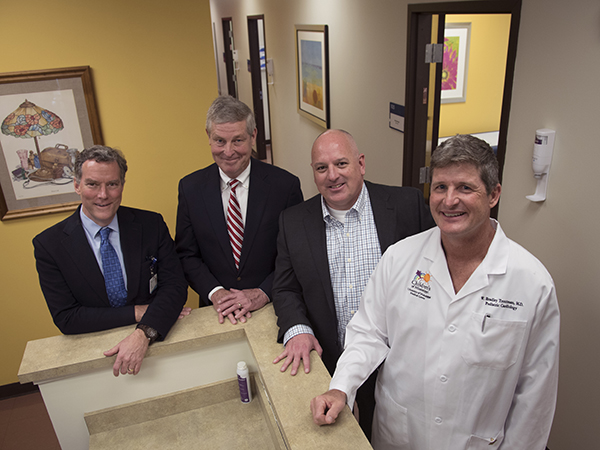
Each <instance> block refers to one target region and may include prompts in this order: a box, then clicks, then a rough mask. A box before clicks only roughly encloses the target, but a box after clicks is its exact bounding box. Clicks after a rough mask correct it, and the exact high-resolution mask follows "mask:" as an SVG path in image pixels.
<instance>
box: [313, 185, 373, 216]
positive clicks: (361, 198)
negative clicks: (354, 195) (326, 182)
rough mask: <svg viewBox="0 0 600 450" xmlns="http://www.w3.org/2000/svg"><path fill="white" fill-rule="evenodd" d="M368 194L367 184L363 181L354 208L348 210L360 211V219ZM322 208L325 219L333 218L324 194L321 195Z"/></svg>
mask: <svg viewBox="0 0 600 450" xmlns="http://www.w3.org/2000/svg"><path fill="white" fill-rule="evenodd" d="M367 195H369V194H368V191H367V186H366V185H365V183H364V182H363V186H362V189H361V191H360V195H359V196H358V199H356V202H354V205H352V208H350V209H349V210H348V211H350V210H355V211H356V212H357V213H358V218H359V220H360V219H361V218H362V214H363V212H364V210H365V204H366V198H367ZM321 210H322V212H323V220H325V221H327V220H331V219H333V216H332V215H331V212H330V211H329V207H328V206H327V203H325V198H324V197H323V196H322V195H321ZM346 212H347V211H346ZM328 218H329V219H328Z"/></svg>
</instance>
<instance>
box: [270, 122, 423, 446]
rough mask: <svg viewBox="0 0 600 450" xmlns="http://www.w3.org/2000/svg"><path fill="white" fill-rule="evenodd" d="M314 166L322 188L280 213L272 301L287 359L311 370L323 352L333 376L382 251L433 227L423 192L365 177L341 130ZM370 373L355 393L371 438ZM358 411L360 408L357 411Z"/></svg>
mask: <svg viewBox="0 0 600 450" xmlns="http://www.w3.org/2000/svg"><path fill="white" fill-rule="evenodd" d="M311 160H312V162H311V166H312V168H313V175H314V180H315V184H316V185H317V188H318V190H319V192H320V194H317V195H316V196H314V197H313V198H311V199H310V200H307V201H305V202H304V203H302V204H300V205H298V206H295V207H293V208H290V209H288V210H287V211H285V212H284V213H283V214H282V215H281V219H280V225H279V227H280V232H279V237H278V254H277V263H276V269H275V279H274V282H273V297H274V298H273V306H274V307H275V312H276V313H277V324H278V325H279V337H278V338H279V342H283V343H284V345H285V350H284V351H283V352H282V353H281V354H280V355H279V356H278V357H277V358H276V359H275V361H274V363H278V362H279V361H281V360H285V361H284V363H283V364H282V366H281V371H282V372H283V371H285V370H286V369H287V367H288V366H290V365H291V371H290V373H291V374H292V375H296V373H297V372H298V369H299V367H300V363H301V362H302V363H303V364H304V371H305V372H306V373H308V372H309V371H310V356H309V354H310V352H311V351H312V350H315V351H317V353H318V354H319V356H321V357H322V359H323V363H324V364H325V366H326V367H327V369H328V370H329V373H331V374H333V372H334V370H335V365H336V363H337V360H338V358H339V357H340V355H341V353H342V350H343V349H344V339H345V333H346V325H347V324H348V322H349V321H350V319H351V318H352V316H353V315H354V314H355V313H356V312H357V311H358V307H359V304H360V297H361V295H362V292H363V289H364V288H365V286H366V284H367V281H368V280H369V276H370V275H371V272H372V271H373V269H374V268H375V266H376V265H377V262H378V261H379V259H380V258H381V255H382V254H383V252H385V250H386V249H387V248H388V247H389V246H390V245H391V244H393V243H395V242H397V241H399V240H400V239H404V238H405V237H407V236H411V235H413V234H417V233H419V232H421V231H424V230H427V229H428V228H431V227H432V226H433V225H434V222H433V219H432V217H431V214H430V212H429V208H428V207H427V205H426V204H425V202H424V200H423V195H422V194H421V192H420V191H419V190H417V189H414V188H410V187H396V186H384V185H380V184H375V183H370V182H368V181H365V180H364V175H365V155H364V154H362V153H360V152H359V150H358V147H357V145H356V142H355V141H354V139H353V137H352V136H351V135H350V134H349V133H347V132H345V131H343V130H327V131H325V132H324V133H322V134H321V135H320V136H319V137H318V138H317V139H316V140H315V142H314V144H313V147H312V152H311ZM374 386H375V376H372V377H371V378H370V379H369V380H368V381H367V382H366V383H365V385H363V387H362V388H361V389H360V390H359V392H358V395H357V402H358V406H359V407H360V424H361V427H362V428H363V431H364V432H365V434H366V435H367V437H369V438H370V430H371V421H372V415H373V409H374V401H373V391H374ZM355 413H356V410H355Z"/></svg>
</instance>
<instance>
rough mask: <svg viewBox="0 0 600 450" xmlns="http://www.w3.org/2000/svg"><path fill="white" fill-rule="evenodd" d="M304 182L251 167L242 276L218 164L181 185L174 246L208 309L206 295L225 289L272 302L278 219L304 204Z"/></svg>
mask: <svg viewBox="0 0 600 450" xmlns="http://www.w3.org/2000/svg"><path fill="white" fill-rule="evenodd" d="M302 198H303V197H302V191H301V190H300V180H299V179H298V178H297V177H296V176H294V175H292V174H291V173H289V172H287V171H285V170H283V169H280V168H278V167H275V166H272V165H270V164H265V163H263V162H260V161H258V160H256V159H252V160H251V165H250V191H249V193H248V208H247V213H246V224H245V227H244V241H243V244H242V255H241V258H240V268H239V270H238V269H236V267H235V262H234V260H233V254H232V252H231V245H230V243H229V235H228V234H227V223H226V219H225V214H224V211H223V200H222V196H221V187H220V176H219V168H218V166H217V165H216V164H211V165H210V166H208V167H206V168H204V169H201V170H198V171H196V172H193V173H191V174H190V175H188V176H186V177H184V178H183V179H182V180H181V181H180V182H179V206H178V208H177V231H176V236H175V243H176V248H177V253H178V254H179V257H180V258H181V263H182V265H183V270H184V272H185V276H186V278H187V281H188V283H189V284H190V286H191V287H192V289H194V291H196V292H197V293H198V294H199V295H200V306H203V305H209V304H210V301H209V300H208V294H209V293H210V291H212V290H213V289H214V288H215V287H217V286H223V287H224V288H225V289H231V288H235V289H240V290H241V289H252V288H260V289H262V290H263V291H264V292H265V294H267V295H268V296H269V298H271V286H272V283H273V271H274V269H275V256H276V254H277V233H278V231H279V222H278V220H279V214H280V213H281V211H283V210H284V209H286V208H288V207H290V206H293V205H296V204H298V203H300V202H301V201H302Z"/></svg>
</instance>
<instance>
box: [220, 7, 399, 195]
mask: <svg viewBox="0 0 600 450" xmlns="http://www.w3.org/2000/svg"><path fill="white" fill-rule="evenodd" d="M211 12H212V18H213V19H212V20H213V23H214V25H215V27H216V28H217V36H218V42H217V44H218V46H219V61H220V64H221V69H220V71H221V78H222V81H221V87H222V89H223V90H224V91H225V90H226V83H225V79H224V78H223V77H224V73H225V66H224V64H223V63H222V61H223V58H222V52H223V49H222V38H221V36H222V31H221V19H222V18H224V17H233V27H234V39H235V42H236V45H235V47H236V49H237V50H238V52H239V55H240V57H239V58H240V65H239V66H240V71H239V72H238V76H239V87H238V91H239V98H240V100H242V101H244V102H246V103H247V104H249V105H251V104H252V93H251V86H250V73H249V72H248V71H247V68H246V67H247V64H246V60H247V59H248V58H249V50H248V26H247V19H246V17H247V16H248V15H255V14H264V16H265V37H266V48H267V58H273V60H274V72H275V75H274V81H275V84H274V85H272V86H270V87H269V95H270V103H271V125H272V130H273V132H272V140H273V159H274V162H275V164H277V165H278V166H281V167H284V168H285V169H288V170H290V171H291V172H293V173H294V174H296V175H297V176H299V177H300V180H301V182H302V190H303V192H304V196H305V197H306V198H308V197H311V196H312V195H314V194H316V193H317V190H316V188H315V187H314V183H313V181H312V171H311V168H310V166H309V164H310V148H311V146H312V142H313V141H314V139H315V138H316V137H317V136H318V135H319V133H321V132H322V131H324V129H323V128H320V127H319V126H318V125H316V124H314V123H313V122H311V121H309V120H308V119H306V118H304V117H302V116H300V115H299V114H298V112H297V110H296V91H295V86H296V62H295V58H296V55H295V35H294V25H295V24H327V25H329V51H330V65H331V75H330V78H331V128H343V129H345V130H347V131H349V132H350V133H352V134H353V135H354V137H355V139H356V141H357V143H358V147H359V148H360V149H361V151H362V152H363V153H365V155H366V161H367V178H368V179H371V180H375V179H377V180H378V181H379V182H382V183H387V184H395V185H399V184H401V183H402V146H403V139H404V135H403V134H402V133H400V132H398V131H395V130H392V129H390V128H389V125H388V122H389V103H390V102H394V103H400V104H402V103H403V101H404V89H405V87H404V76H405V73H404V67H405V60H406V20H407V19H406V15H407V11H406V3H405V2H403V1H393V0H373V1H368V2H367V1H361V0H301V1H280V0H254V1H252V0H246V1H244V0H212V1H211Z"/></svg>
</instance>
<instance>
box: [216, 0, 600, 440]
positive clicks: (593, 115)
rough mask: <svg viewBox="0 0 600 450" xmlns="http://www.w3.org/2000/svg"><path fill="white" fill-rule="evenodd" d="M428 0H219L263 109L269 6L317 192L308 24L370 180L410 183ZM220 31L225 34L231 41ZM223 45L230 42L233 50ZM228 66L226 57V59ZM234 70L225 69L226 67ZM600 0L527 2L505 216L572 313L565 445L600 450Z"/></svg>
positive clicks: (564, 377) (283, 95)
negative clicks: (423, 6)
mask: <svg viewBox="0 0 600 450" xmlns="http://www.w3.org/2000/svg"><path fill="white" fill-rule="evenodd" d="M408 3H417V1H416V0H410V1H409V0H373V1H365V0H362V1H361V0H345V1H344V0H320V1H319V0H295V1H281V0H254V1H252V0H211V8H212V14H213V22H215V21H216V22H217V23H216V26H217V28H218V32H217V36H221V34H219V33H221V31H220V19H221V18H222V17H228V16H231V17H233V20H234V33H235V39H236V47H237V49H238V50H239V52H240V60H241V61H242V63H241V64H240V67H241V68H242V69H243V70H241V71H240V73H239V74H240V88H239V89H240V99H241V100H243V101H246V102H247V103H249V104H251V93H250V76H249V74H248V72H247V71H246V59H247V58H248V42H247V24H246V16H247V15H252V14H264V15H265V26H266V41H267V57H269V58H273V59H274V62H275V85H274V86H272V87H271V88H270V95H271V110H272V128H273V154H274V160H275V163H276V164H277V165H280V166H282V167H284V168H286V169H288V170H290V171H292V172H294V173H295V174H297V175H298V176H300V178H301V180H302V183H303V186H302V187H303V190H304V192H305V196H306V197H309V196H311V195H312V194H315V193H316V189H315V188H314V185H313V182H312V174H311V171H310V167H309V165H308V164H309V158H310V147H311V144H312V141H313V139H314V138H315V137H316V136H317V135H318V134H319V133H320V131H321V129H320V128H319V127H318V126H316V125H315V124H313V123H312V122H310V121H308V120H307V119H305V118H303V117H301V116H299V115H298V114H297V112H296V106H295V105H296V93H295V83H296V78H295V61H294V58H295V53H294V48H295V47H294V46H295V42H294V24H311V23H312V24H328V25H329V27H330V52H331V56H330V62H331V106H332V109H331V126H332V128H344V129H346V130H348V131H349V132H351V133H352V134H353V135H354V136H355V138H356V140H357V142H358V145H359V148H360V149H361V150H362V151H363V152H364V153H365V154H366V160H367V178H369V179H371V180H373V181H377V182H382V183H388V184H401V172H402V149H403V144H402V141H403V135H402V134H401V133H399V132H397V131H394V130H391V129H390V128H389V127H388V108H389V102H390V101H392V102H395V103H400V104H404V82H405V60H406V20H407V19H406V14H407V5H408ZM219 39H220V38H219ZM220 51H222V49H221V50H220ZM219 60H222V58H221V57H219ZM223 71H224V67H223V68H222V72H223ZM599 73H600V2H598V1H597V0H573V1H571V2H563V1H562V0H523V9H522V18H521V27H520V33H519V45H518V50H517V65H516V73H515V86H514V90H513V103H512V110H511V120H510V125H509V131H508V149H507V155H506V165H505V168H504V185H503V193H502V200H501V204H500V214H499V219H500V222H501V223H502V226H503V227H504V229H505V231H506V232H507V234H508V235H509V236H510V237H511V238H513V239H514V240H515V241H517V242H519V243H520V244H522V245H524V246H525V247H526V248H527V249H529V250H530V251H531V252H532V253H533V254H535V255H536V256H537V257H538V258H539V259H540V260H541V261H542V262H543V263H544V264H545V265H546V267H547V268H548V270H549V271H550V273H552V275H553V277H554V279H555V282H556V286H557V291H558V296H559V302H560V306H561V312H562V336H561V345H562V347H561V374H560V386H559V403H558V410H557V414H556V418H555V421H554V426H553V431H552V434H551V438H550V442H549V447H550V449H551V450H560V449H564V450H572V449H577V450H578V449H592V448H598V439H597V437H596V431H597V430H596V429H597V427H598V426H599V425H600V412H599V407H598V405H600V387H598V383H596V376H595V375H596V374H597V373H600V351H599V350H597V349H596V343H597V342H599V341H600V327H599V326H598V323H600V301H598V297H599V296H598V294H597V293H596V290H595V289H594V288H593V281H594V278H595V276H598V275H600V262H599V257H598V255H600V239H598V238H597V233H596V232H595V231H596V229H597V223H598V222H599V221H600V209H599V208H598V206H599V203H600V202H599V201H598V200H597V198H596V197H595V194H596V192H595V189H592V188H593V187H595V186H596V180H595V176H596V174H597V172H598V169H597V167H599V166H600V151H599V150H600V149H599V147H600V145H599V144H598V142H597V139H595V137H594V134H593V133H594V132H596V130H597V129H598V128H600V125H598V124H599V122H600V120H599V119H600V114H599V113H598V109H599V105H600V88H599V87H598V86H599V82H598V79H599V77H598V74H599ZM544 127H546V128H553V129H556V132H557V135H556V145H555V151H554V160H553V163H552V169H551V175H550V179H549V188H548V199H547V200H546V202H544V203H542V204H533V203H531V202H529V201H528V200H526V199H525V196H526V195H529V194H533V192H534V190H535V181H534V179H533V177H532V175H531V155H532V147H533V137H534V133H535V130H536V129H538V128H544Z"/></svg>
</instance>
